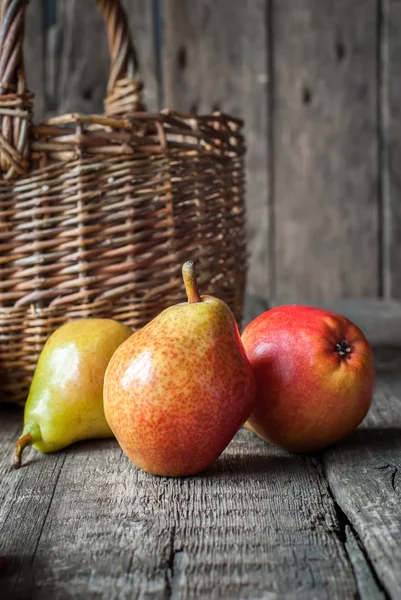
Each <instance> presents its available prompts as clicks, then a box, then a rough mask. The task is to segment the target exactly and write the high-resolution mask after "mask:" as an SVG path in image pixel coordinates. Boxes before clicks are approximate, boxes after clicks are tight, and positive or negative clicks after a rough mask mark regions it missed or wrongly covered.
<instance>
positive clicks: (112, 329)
mask: <svg viewBox="0 0 401 600" xmlns="http://www.w3.org/2000/svg"><path fill="white" fill-rule="evenodd" d="M131 334H132V331H131V329H129V328H128V327H126V326H125V325H122V324H121V323H118V322H117V321H114V320H112V319H95V318H93V319H77V320H75V321H69V322H68V323H66V324H65V325H62V326H61V327H59V328H58V329H57V330H56V331H55V332H54V333H53V334H52V335H51V336H50V337H49V338H48V340H47V342H46V344H45V345H44V347H43V350H42V352H41V354H40V357H39V360H38V364H37V367H36V370H35V373H34V376H33V379H32V383H31V387H30V390H29V395H28V399H27V402H26V405H25V411H24V431H23V433H31V434H32V436H33V441H34V443H33V447H34V448H36V449H37V450H40V451H41V452H54V451H56V450H60V449H61V448H64V447H66V446H68V445H70V444H72V443H73V442H76V441H78V440H83V439H90V438H102V437H111V436H112V435H113V434H112V432H111V430H110V428H109V426H108V424H107V422H106V419H105V416H104V411H103V381H104V374H105V371H106V367H107V365H108V363H109V360H110V358H111V356H112V355H113V352H114V351H115V350H116V348H117V347H118V346H119V345H120V344H121V343H122V342H123V341H124V340H126V339H127V337H129V336H130V335H131Z"/></svg>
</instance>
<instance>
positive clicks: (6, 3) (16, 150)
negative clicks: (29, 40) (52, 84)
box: [0, 0, 144, 179]
mask: <svg viewBox="0 0 401 600" xmlns="http://www.w3.org/2000/svg"><path fill="white" fill-rule="evenodd" d="M28 2H29V0H0V178H5V179H11V178H13V177H15V176H17V175H21V174H24V173H25V172H26V171H27V170H28V168H29V160H28V155H29V125H30V123H31V120H32V109H33V94H31V93H30V92H29V91H28V90H27V88H26V79H25V69H24V57H23V41H24V16H25V9H26V6H27V4H28ZM97 5H98V8H99V10H100V12H101V13H102V15H103V18H104V20H105V22H106V25H107V33H108V43H109V52H110V57H111V65H110V75H109V81H108V85H107V97H106V99H105V101H104V106H105V113H106V115H107V116H110V117H120V116H123V115H126V114H129V113H130V112H135V111H140V110H143V109H144V107H143V104H142V99H141V90H142V87H143V86H142V82H141V81H140V79H139V69H138V61H137V57H136V53H135V49H134V46H133V44H132V41H131V37H130V32H129V28H128V24H127V18H126V15H125V12H124V9H123V7H122V5H121V2H120V0H97Z"/></svg>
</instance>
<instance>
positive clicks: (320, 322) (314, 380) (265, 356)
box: [242, 305, 375, 452]
mask: <svg viewBox="0 0 401 600" xmlns="http://www.w3.org/2000/svg"><path fill="white" fill-rule="evenodd" d="M242 341H243V344H244V346H245V350H246V352H247V356H248V358H249V360H250V362H251V364H252V367H253V370H254V374H255V379H256V389H257V391H256V402H255V408H254V410H253V412H252V414H251V417H250V418H249V420H248V422H247V424H246V427H247V428H248V429H251V430H252V431H254V432H255V433H257V434H258V435H259V436H260V437H261V438H263V439H264V440H266V441H268V442H271V443H273V444H276V445H277V446H281V447H282V448H285V449H287V450H290V451H298V452H302V451H311V450H318V449H320V448H323V447H325V446H328V445H329V444H332V443H334V442H336V441H338V440H339V439H341V438H342V437H344V436H345V435H347V434H348V433H350V432H351V431H353V430H354V429H355V428H356V427H357V426H358V425H359V423H360V422H361V421H362V419H363V418H364V417H365V415H366V413H367V412H368V410H369V407H370V405H371V402H372V395H373V389H374V381H375V373H374V363H373V353H372V349H371V347H370V345H369V343H368V341H367V339H366V338H365V336H364V334H363V333H362V331H361V330H360V329H359V328H358V327H357V326H356V325H354V324H353V323H352V322H351V321H349V320H348V319H347V318H345V317H343V316H341V315H338V314H336V313H333V312H329V311H326V310H322V309H318V308H313V307H309V306H300V305H299V306H298V305H290V306H279V307H277V308H273V309H271V310H268V311H266V312H265V313H263V314H262V315H260V316H259V317H257V318H256V319H254V320H253V321H252V322H251V323H250V324H249V325H248V326H247V327H246V328H245V331H244V332H243V334H242Z"/></svg>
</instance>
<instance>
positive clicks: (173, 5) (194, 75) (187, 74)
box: [163, 0, 270, 297]
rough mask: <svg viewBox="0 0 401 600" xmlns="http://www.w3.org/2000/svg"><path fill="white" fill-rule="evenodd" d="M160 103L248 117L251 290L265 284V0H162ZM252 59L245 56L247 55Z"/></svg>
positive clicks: (261, 293)
mask: <svg viewBox="0 0 401 600" xmlns="http://www.w3.org/2000/svg"><path fill="white" fill-rule="evenodd" d="M163 6H164V46H163V54H164V69H163V73H164V104H165V105H167V106H170V107H171V106H174V107H176V108H177V109H178V110H183V111H188V110H190V111H191V112H198V111H199V112H201V113H209V112H211V111H213V110H222V111H225V112H228V113H230V114H234V115H239V116H241V118H243V119H244V120H245V134H246V137H247V144H248V155H247V199H248V224H249V240H250V247H249V250H250V252H251V254H252V261H251V262H250V272H249V284H250V285H249V291H250V292H251V293H253V294H256V295H258V296H262V297H263V296H266V293H267V290H268V289H269V273H270V271H269V251H268V244H267V242H268V227H269V207H270V191H269V190H270V188H269V185H270V181H269V177H268V171H269V125H268V112H267V107H268V94H269V76H268V73H269V67H268V63H269V39H268V33H267V23H268V3H267V2H265V0H252V2H233V1H232V0H219V1H218V2H215V0H202V1H201V2H191V1H190V0H184V1H183V0H165V2H164V3H163ZM251 57H252V59H251V60H250V58H251Z"/></svg>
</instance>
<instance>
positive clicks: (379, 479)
mask: <svg viewBox="0 0 401 600" xmlns="http://www.w3.org/2000/svg"><path fill="white" fill-rule="evenodd" d="M397 381H398V382H399V383H400V382H401V379H400V378H399V377H398V379H397ZM393 390H395V391H396V393H397V394H398V393H399V392H400V390H401V385H398V387H397V386H393ZM21 416H22V415H21V412H20V410H18V409H16V408H12V407H5V406H1V408H0V480H1V482H2V484H1V486H0V556H1V557H3V558H2V560H1V561H0V587H1V589H2V597H4V598H7V599H8V598H9V599H10V600H14V599H26V598H35V599H42V598H43V599H47V598H50V597H51V598H54V599H64V598H89V599H91V598H108V599H109V598H161V599H162V598H182V599H183V598H205V599H206V598H222V599H232V598H241V599H256V598H260V599H262V598H263V599H265V598H271V599H276V598H277V599H279V598H294V599H295V598H296V599H297V600H298V599H305V600H309V599H310V598H314V599H320V598H322V599H323V598H325V599H326V598H327V599H328V600H336V599H339V600H344V599H348V598H361V599H362V600H370V599H373V598H375V599H376V598H391V599H394V600H396V599H398V598H399V597H400V594H401V576H400V573H401V553H400V531H401V504H400V495H399V494H400V489H401V488H400V486H399V481H398V469H399V467H400V463H401V435H400V428H401V400H400V396H395V395H394V393H393V391H392V390H391V388H390V387H389V386H388V385H387V384H386V383H382V382H380V383H379V384H378V390H377V393H376V396H375V402H374V407H373V409H372V411H371V413H370V415H369V417H368V418H367V419H366V421H365V423H364V424H363V425H362V426H361V428H360V429H359V430H358V431H357V432H355V433H354V434H353V435H351V436H349V438H348V439H346V440H344V441H343V442H342V443H340V444H339V445H337V446H336V447H334V448H332V449H330V450H328V451H326V452H325V453H321V454H315V455H308V456H302V455H292V454H288V453H285V452H282V451H279V450H277V449H274V448H273V447H271V446H269V445H267V444H265V443H263V442H262V441H261V440H260V439H259V438H257V437H256V436H255V435H253V434H251V433H249V432H246V431H244V430H241V431H240V432H239V433H238V434H237V436H236V438H235V439H234V441H233V442H232V443H231V444H230V446H229V447H228V449H227V450H226V452H225V453H224V454H223V456H222V457H221V458H220V459H219V460H218V461H217V462H216V463H215V465H214V466H212V467H211V468H210V469H208V471H206V472H205V473H203V474H201V475H199V476H198V477H190V478H185V479H168V478H158V477H153V476H150V475H147V474H146V473H144V472H142V471H140V470H138V469H137V468H136V467H134V466H133V465H132V464H131V463H130V462H129V460H128V459H127V458H126V457H125V456H124V455H123V454H122V452H121V450H120V449H119V447H118V446H117V444H116V442H115V441H114V440H106V441H99V442H86V443H80V444H76V445H75V446H73V447H71V448H69V449H67V450H65V451H63V452H59V453H57V454H53V455H47V456H44V455H40V454H38V453H36V452H35V451H34V450H31V451H29V452H27V454H26V457H25V466H24V467H23V468H22V469H21V470H20V471H13V470H11V469H10V467H9V454H10V449H11V447H12V443H13V441H14V440H15V438H16V437H17V435H18V432H19V430H20V425H21ZM4 594H5V595H4Z"/></svg>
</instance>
